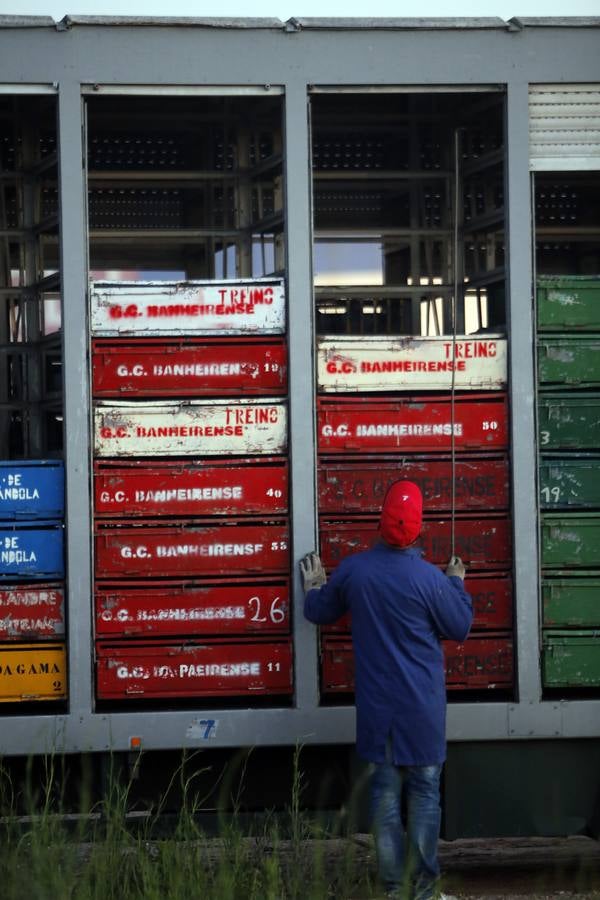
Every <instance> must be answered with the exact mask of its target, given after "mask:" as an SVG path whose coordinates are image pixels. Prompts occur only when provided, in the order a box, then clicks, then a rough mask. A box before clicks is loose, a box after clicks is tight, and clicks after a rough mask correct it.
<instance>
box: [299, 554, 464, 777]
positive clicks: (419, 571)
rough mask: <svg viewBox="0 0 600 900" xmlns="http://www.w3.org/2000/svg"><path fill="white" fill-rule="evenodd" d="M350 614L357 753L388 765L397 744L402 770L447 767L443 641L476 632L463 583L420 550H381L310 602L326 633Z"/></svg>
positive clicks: (310, 615) (354, 563) (308, 610)
mask: <svg viewBox="0 0 600 900" xmlns="http://www.w3.org/2000/svg"><path fill="white" fill-rule="evenodd" d="M348 610H349V611H350V612H351V614H352V640H353V643H354V658H355V671H356V678H355V689H356V749H357V752H358V753H359V755H360V756H361V757H363V759H366V760H369V761H370V762H385V760H386V741H387V739H388V736H389V737H390V738H391V747H392V756H393V762H394V763H395V764H396V765H405V766H411V765H412V766H428V765H435V764H437V763H442V762H443V761H444V760H445V758H446V688H445V671H444V657H443V653H442V648H441V645H440V638H441V637H446V638H450V639H453V640H457V641H462V640H464V638H465V637H466V636H467V634H468V632H469V628H470V627H471V621H472V618H473V610H472V604H471V598H470V596H469V595H468V594H467V592H466V591H465V589H464V587H463V583H462V580H461V579H460V578H457V577H456V576H454V577H451V578H448V577H447V576H446V575H444V574H443V573H442V572H441V571H440V570H439V569H437V568H436V567H435V566H433V565H431V563H428V562H425V560H423V559H422V558H421V551H420V550H415V549H413V548H407V549H403V550H400V549H398V548H395V547H389V546H388V545H386V544H384V543H379V544H376V545H375V547H373V548H372V549H371V550H367V551H365V552H364V553H357V554H355V555H353V556H349V557H347V558H346V559H344V560H343V561H342V562H341V563H340V565H339V566H338V568H337V569H336V570H335V572H334V573H333V575H332V576H331V577H330V578H329V580H328V582H327V584H325V585H324V586H323V587H322V588H315V589H314V590H312V591H309V592H308V594H307V595H306V599H305V601H304V615H305V616H306V618H307V619H308V620H309V621H310V622H314V623H316V624H318V625H325V624H328V623H330V622H335V621H336V619H339V617H340V616H341V615H343V614H344V613H345V612H346V611H348Z"/></svg>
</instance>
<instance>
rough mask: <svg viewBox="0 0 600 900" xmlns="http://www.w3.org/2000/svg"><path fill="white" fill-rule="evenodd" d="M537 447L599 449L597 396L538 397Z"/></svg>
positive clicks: (598, 407) (559, 395)
mask: <svg viewBox="0 0 600 900" xmlns="http://www.w3.org/2000/svg"><path fill="white" fill-rule="evenodd" d="M538 427H539V448H540V450H541V451H542V453H543V452H544V451H545V450H563V449H566V450H598V449H599V448H600V394H580V393H562V394H557V393H550V394H546V393H544V394H540V395H539V396H538Z"/></svg>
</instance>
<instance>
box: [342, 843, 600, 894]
mask: <svg viewBox="0 0 600 900" xmlns="http://www.w3.org/2000/svg"><path fill="white" fill-rule="evenodd" d="M355 840H356V842H357V843H358V844H359V845H361V847H362V848H363V851H364V853H365V860H364V861H365V864H366V865H368V866H373V867H374V864H375V860H374V850H373V845H372V842H371V839H370V837H369V836H368V835H356V837H355ZM440 863H441V867H442V872H443V879H444V881H443V884H444V891H445V892H446V893H447V894H451V895H453V896H455V897H458V898H461V900H463V898H475V897H482V898H485V900H501V898H502V900H510V898H523V897H528V898H530V900H550V898H552V900H554V898H556V900H570V898H577V900H591V898H594V900H600V843H599V842H598V841H595V840H593V839H592V838H588V837H569V838H497V839H495V840H488V839H477V840H457V841H441V842H440ZM353 900H354V898H353ZM356 900H361V898H356Z"/></svg>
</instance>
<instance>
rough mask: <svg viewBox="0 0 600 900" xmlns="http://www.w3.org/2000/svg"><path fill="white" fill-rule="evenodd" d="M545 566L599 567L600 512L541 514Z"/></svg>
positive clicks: (543, 562) (543, 564)
mask: <svg viewBox="0 0 600 900" xmlns="http://www.w3.org/2000/svg"><path fill="white" fill-rule="evenodd" d="M541 543H542V566H546V567H548V568H558V569H560V568H562V567H563V566H565V567H578V568H594V567H595V566H600V513H578V514H574V513H564V514H563V515H560V516H559V515H554V514H551V515H548V514H547V513H544V514H542V521H541Z"/></svg>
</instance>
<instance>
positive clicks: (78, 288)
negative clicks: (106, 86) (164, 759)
mask: <svg viewBox="0 0 600 900" xmlns="http://www.w3.org/2000/svg"><path fill="white" fill-rule="evenodd" d="M82 112H83V107H82V100H81V94H80V87H79V83H78V82H74V81H73V82H72V81H69V82H64V83H61V85H60V90H59V105H58V136H59V192H60V220H61V221H60V269H61V274H62V300H63V373H64V375H63V377H64V416H65V425H64V428H65V432H64V433H65V476H66V477H65V481H66V516H65V522H66V549H67V615H68V622H69V629H68V645H67V649H68V659H69V706H70V711H71V716H77V715H78V714H79V715H84V714H86V713H89V712H90V710H91V704H92V696H93V689H92V663H93V647H92V625H91V587H92V569H91V509H90V401H89V392H88V371H87V352H88V339H87V331H88V325H87V284H86V279H87V223H86V217H85V207H86V204H85V193H84V192H85V179H84V171H83V165H84V163H83V160H84V148H83V116H82Z"/></svg>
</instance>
